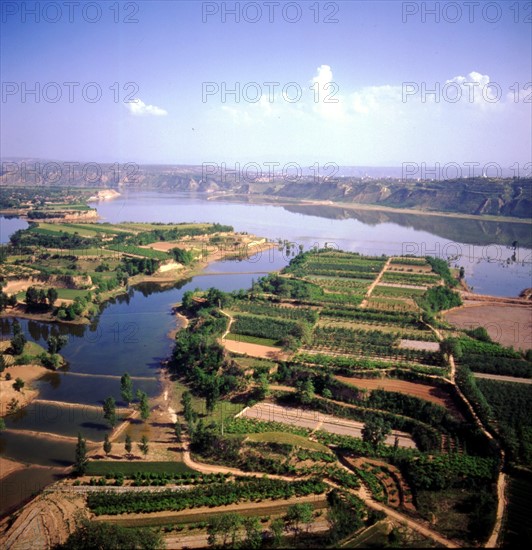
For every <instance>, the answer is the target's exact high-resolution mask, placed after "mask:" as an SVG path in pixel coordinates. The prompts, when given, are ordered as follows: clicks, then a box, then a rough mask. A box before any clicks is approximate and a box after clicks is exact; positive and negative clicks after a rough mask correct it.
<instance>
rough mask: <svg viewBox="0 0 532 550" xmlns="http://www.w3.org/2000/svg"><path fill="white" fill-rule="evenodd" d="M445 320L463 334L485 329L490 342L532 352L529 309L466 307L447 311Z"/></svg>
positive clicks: (529, 307)
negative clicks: (476, 329) (474, 329)
mask: <svg viewBox="0 0 532 550" xmlns="http://www.w3.org/2000/svg"><path fill="white" fill-rule="evenodd" d="M445 319H446V320H447V321H449V323H451V324H453V325H454V326H456V327H458V328H460V329H464V330H469V329H473V328H476V327H484V328H485V329H486V330H487V331H488V334H489V335H490V337H491V339H492V340H494V341H495V342H498V343H499V344H502V345H503V346H513V347H514V348H516V349H522V350H527V349H531V348H532V305H529V306H528V307H527V306H526V305H523V306H517V305H512V304H490V305H479V306H466V307H460V308H456V309H453V310H452V311H449V312H448V313H446V314H445Z"/></svg>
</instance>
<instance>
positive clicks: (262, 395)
mask: <svg viewBox="0 0 532 550" xmlns="http://www.w3.org/2000/svg"><path fill="white" fill-rule="evenodd" d="M269 393H270V383H269V381H268V377H267V376H266V375H265V374H264V373H263V374H261V375H260V376H259V387H258V389H257V399H258V400H259V401H263V400H264V399H266V397H268V395H269Z"/></svg>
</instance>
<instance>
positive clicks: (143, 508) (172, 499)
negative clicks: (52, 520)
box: [87, 478, 327, 516]
mask: <svg viewBox="0 0 532 550" xmlns="http://www.w3.org/2000/svg"><path fill="white" fill-rule="evenodd" d="M326 487H327V486H326V485H325V484H324V483H323V482H322V481H319V480H311V479H309V480H303V481H294V482H288V481H282V480H279V479H268V478H253V479H250V478H244V479H242V480H240V481H235V482H226V483H222V484H218V483H213V484H210V485H206V486H201V487H197V488H192V489H190V490H186V491H182V490H180V491H172V490H166V491H163V492H162V493H150V492H135V493H123V494H118V493H109V492H107V493H106V492H102V493H90V494H89V495H88V496H87V505H88V506H89V508H90V509H91V511H92V512H94V513H95V514H96V515H97V516H99V515H102V514H109V515H115V514H127V513H145V512H161V511H163V510H175V511H178V510H186V509H187V508H197V507H200V506H224V505H228V504H234V503H236V502H243V501H258V500H263V499H266V498H271V499H283V498H290V497H293V496H304V495H312V494H320V493H323V492H324V491H325V490H326Z"/></svg>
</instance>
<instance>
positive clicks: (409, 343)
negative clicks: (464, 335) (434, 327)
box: [399, 338, 440, 351]
mask: <svg viewBox="0 0 532 550" xmlns="http://www.w3.org/2000/svg"><path fill="white" fill-rule="evenodd" d="M399 347H400V348H402V349H415V350H425V351H439V350H440V344H439V343H438V342H425V341H424V340H409V339H406V338H403V339H402V340H400V341H399Z"/></svg>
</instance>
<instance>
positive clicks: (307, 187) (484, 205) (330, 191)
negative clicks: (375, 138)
mask: <svg viewBox="0 0 532 550" xmlns="http://www.w3.org/2000/svg"><path fill="white" fill-rule="evenodd" d="M274 194H275V195H276V196H277V197H289V198H294V199H296V198H297V199H309V200H330V201H333V202H349V203H358V204H375V205H381V206H390V207H395V208H412V209H416V210H426V211H439V212H456V213H462V214H476V215H492V216H513V217H520V218H521V217H522V218H527V217H529V216H530V212H531V211H532V179H528V180H490V179H484V178H476V179H469V180H454V181H443V182H415V183H410V182H407V183H404V182H401V181H386V182H379V181H377V182H373V181H372V182H363V181H362V182H361V181H349V180H347V179H346V180H342V181H341V182H338V183H328V182H324V183H319V182H315V183H314V182H307V183H291V184H287V185H283V186H281V187H279V188H278V189H276V190H275V192H274Z"/></svg>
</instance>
